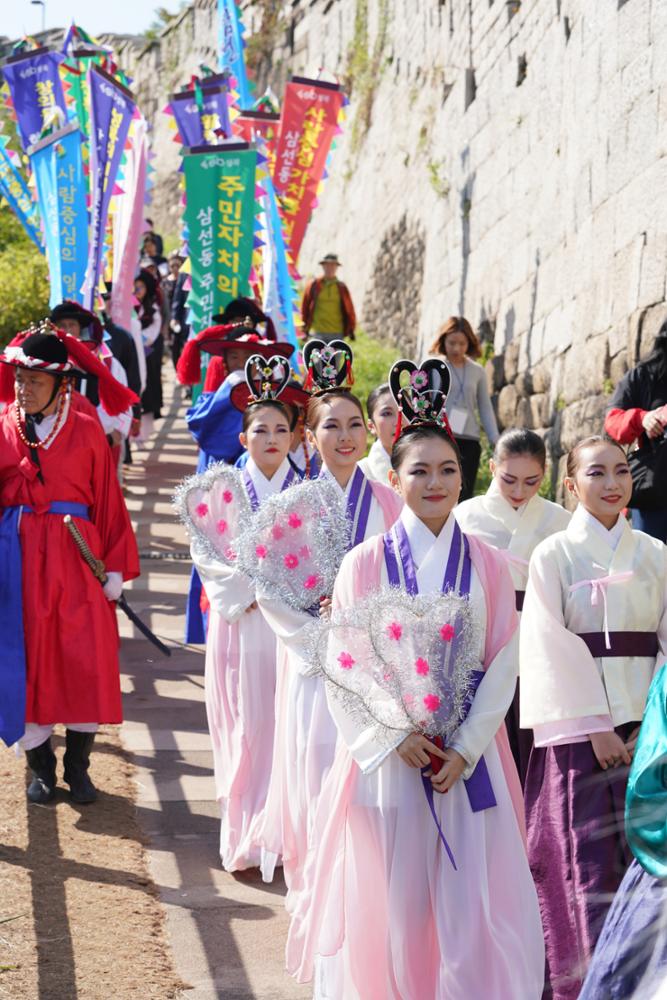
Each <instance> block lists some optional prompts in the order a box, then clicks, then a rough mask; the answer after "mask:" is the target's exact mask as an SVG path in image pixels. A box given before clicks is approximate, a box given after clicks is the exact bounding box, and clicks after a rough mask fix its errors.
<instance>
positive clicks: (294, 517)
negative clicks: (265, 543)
mask: <svg viewBox="0 0 667 1000" xmlns="http://www.w3.org/2000/svg"><path fill="white" fill-rule="evenodd" d="M287 523H288V524H289V526H290V528H300V527H301V524H302V523H303V522H302V521H301V518H300V517H299V515H298V514H294V513H291V514H290V516H289V517H288V518H287Z"/></svg>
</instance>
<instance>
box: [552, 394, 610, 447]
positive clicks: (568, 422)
mask: <svg viewBox="0 0 667 1000" xmlns="http://www.w3.org/2000/svg"><path fill="white" fill-rule="evenodd" d="M606 407H607V396H605V394H604V393H595V394H591V395H590V396H587V397H586V398H585V399H579V400H577V401H576V402H575V403H571V404H570V405H569V406H566V407H565V409H564V410H562V412H561V414H560V440H559V444H560V450H561V451H562V452H564V453H565V452H568V451H569V450H570V449H571V448H573V447H574V446H575V444H576V443H577V441H581V440H582V439H583V438H585V437H588V436H589V435H590V434H601V433H602V431H603V427H604V414H605V410H606Z"/></svg>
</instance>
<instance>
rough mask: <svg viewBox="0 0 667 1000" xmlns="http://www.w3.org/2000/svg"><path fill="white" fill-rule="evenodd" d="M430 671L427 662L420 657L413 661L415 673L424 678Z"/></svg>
mask: <svg viewBox="0 0 667 1000" xmlns="http://www.w3.org/2000/svg"><path fill="white" fill-rule="evenodd" d="M430 669H431V668H430V666H429V663H428V660H425V659H424V658H423V657H422V656H418V657H417V659H416V660H415V670H416V671H417V673H418V674H421V675H422V677H426V675H427V673H428V672H429V670H430Z"/></svg>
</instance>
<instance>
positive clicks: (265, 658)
mask: <svg viewBox="0 0 667 1000" xmlns="http://www.w3.org/2000/svg"><path fill="white" fill-rule="evenodd" d="M275 687H276V640H275V637H274V635H273V632H272V631H271V629H270V628H269V626H268V625H267V624H266V622H265V621H264V618H263V617H262V614H261V612H259V611H250V612H247V613H246V614H244V615H242V616H241V618H239V619H238V621H236V622H234V623H233V624H231V625H230V624H229V623H228V622H226V621H225V620H224V619H223V618H221V617H220V615H219V614H217V613H216V612H215V611H211V612H210V623H209V632H208V638H207V644H206V669H205V692H206V714H207V717H208V728H209V733H210V735H211V743H212V746H213V761H214V771H215V784H216V795H217V798H218V802H219V803H220V817H221V819H220V857H221V859H222V864H223V867H224V868H225V869H226V870H227V871H239V870H241V869H244V868H251V867H256V866H257V865H259V864H260V862H261V860H262V857H261V850H260V848H259V847H258V846H257V845H256V844H255V843H254V842H253V834H252V830H253V828H254V826H255V823H256V821H257V818H258V817H259V816H261V815H262V813H263V811H264V806H265V803H266V795H267V791H268V786H269V776H270V774H271V766H272V759H273V734H274V724H275V709H274V704H275Z"/></svg>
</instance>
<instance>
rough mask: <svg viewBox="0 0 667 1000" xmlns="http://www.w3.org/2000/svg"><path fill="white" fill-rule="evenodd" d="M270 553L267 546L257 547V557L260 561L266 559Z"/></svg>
mask: <svg viewBox="0 0 667 1000" xmlns="http://www.w3.org/2000/svg"><path fill="white" fill-rule="evenodd" d="M268 552H269V550H268V549H267V547H266V545H257V546H256V547H255V555H256V556H257V558H258V559H266V556H267V555H268Z"/></svg>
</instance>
